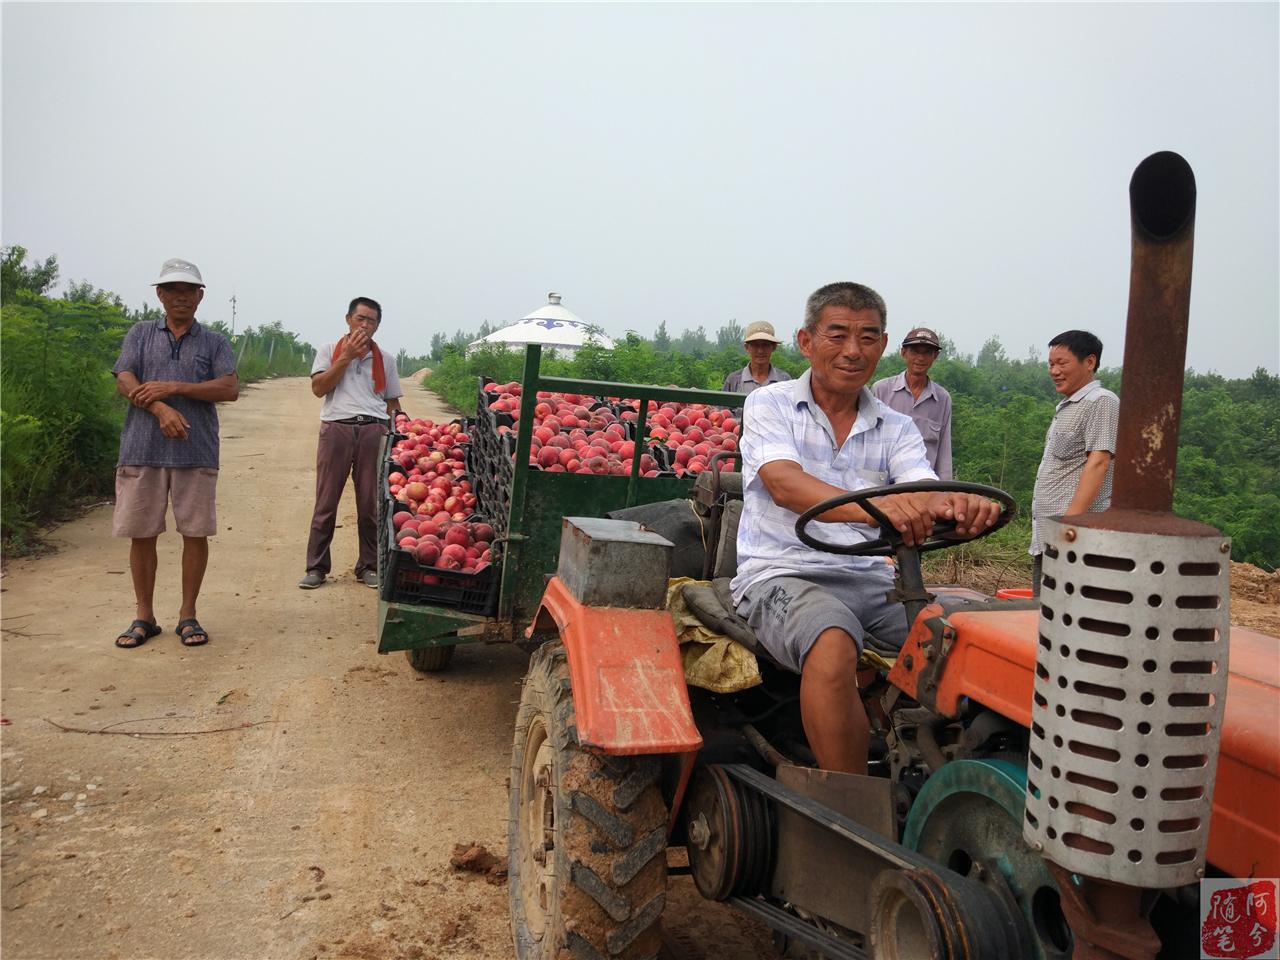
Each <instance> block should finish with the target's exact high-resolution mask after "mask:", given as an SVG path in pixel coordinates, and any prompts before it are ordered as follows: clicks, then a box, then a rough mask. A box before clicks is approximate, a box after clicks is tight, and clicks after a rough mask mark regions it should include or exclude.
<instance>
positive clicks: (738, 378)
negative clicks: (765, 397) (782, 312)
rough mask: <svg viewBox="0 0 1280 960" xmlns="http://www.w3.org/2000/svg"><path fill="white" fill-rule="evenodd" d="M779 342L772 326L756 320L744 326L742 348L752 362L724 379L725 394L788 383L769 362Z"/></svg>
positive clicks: (786, 378)
mask: <svg viewBox="0 0 1280 960" xmlns="http://www.w3.org/2000/svg"><path fill="white" fill-rule="evenodd" d="M781 343H782V341H781V340H779V339H778V337H777V335H776V334H774V332H773V324H771V323H769V322H768V321H767V320H757V321H756V322H755V323H752V324H749V325H748V326H747V329H746V332H745V333H743V335H742V346H743V348H744V349H745V350H746V351H747V356H749V357H750V358H751V362H750V363H748V364H747V365H746V366H745V367H743V368H742V369H741V370H735V371H733V373H731V374H729V375H728V376H727V377H725V378H724V386H723V387H722V388H721V389H723V390H724V392H725V393H750V392H751V391H752V390H754V389H755V388H756V387H763V386H765V385H766V384H769V383H780V382H782V381H783V380H790V379H791V374H789V373H787V371H785V370H779V369H778V368H777V367H775V366H774V365H773V363H772V361H771V359H770V358H771V357H772V356H773V351H775V350H777V349H778V345H779V344H781Z"/></svg>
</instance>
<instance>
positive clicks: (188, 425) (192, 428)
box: [112, 259, 240, 649]
mask: <svg viewBox="0 0 1280 960" xmlns="http://www.w3.org/2000/svg"><path fill="white" fill-rule="evenodd" d="M152 286H153V287H155V288H156V296H157V297H158V298H159V299H160V305H161V306H162V307H163V308H164V316H163V317H162V318H161V319H159V320H155V321H152V320H143V321H141V322H139V323H136V324H134V325H133V327H131V328H130V330H129V332H128V333H126V334H125V338H124V344H123V346H122V347H121V348H120V358H119V359H118V360H117V361H116V363H115V366H114V367H113V368H112V372H113V373H114V374H115V377H116V389H117V390H118V391H119V392H120V394H121V395H122V396H124V397H125V398H127V399H128V401H129V409H128V412H127V413H126V414H125V418H124V431H123V432H122V433H121V435H120V458H119V460H118V461H117V464H116V506H115V516H114V519H113V522H112V532H113V533H114V534H115V535H116V536H117V537H128V538H129V539H130V541H131V545H130V548H129V571H130V573H131V574H132V577H133V592H134V597H135V600H136V602H137V618H136V619H135V620H134V621H133V623H132V624H130V625H129V627H128V628H127V629H125V630H124V631H123V632H122V633H121V634H120V635H119V636H118V637H116V646H117V647H122V648H126V649H127V648H132V647H140V646H142V645H143V644H144V643H146V642H147V641H148V640H150V639H151V638H152V637H154V636H156V635H158V634H159V633H160V632H161V628H160V627H159V626H157V624H156V616H155V609H154V606H153V600H154V593H155V585H156V567H157V558H156V539H157V538H158V537H159V536H160V534H161V533H163V532H164V529H165V511H166V509H167V507H168V505H169V503H170V501H172V503H173V519H174V526H176V527H177V528H178V533H180V534H181V535H182V608H181V610H179V612H178V625H177V627H176V629H175V632H176V633H177V634H178V636H179V637H180V638H181V640H182V644H183V646H187V647H196V646H200V645H202V644H205V643H207V642H208V641H209V634H208V633H207V632H206V631H205V629H204V628H203V627H202V626H200V621H199V620H197V619H196V599H197V598H198V597H199V595H200V585H201V583H202V582H203V581H204V571H205V567H206V566H207V564H208V562H209V537H211V536H213V534H214V533H215V532H216V531H217V517H216V515H215V512H214V495H215V491H216V487H217V483H218V411H217V409H216V408H215V406H214V404H216V403H220V402H229V401H232V400H235V399H236V398H237V397H238V396H239V395H240V382H239V380H238V379H237V377H236V362H235V357H234V356H233V354H232V352H231V344H230V343H229V342H228V341H227V338H226V337H224V336H223V335H222V334H220V333H218V332H217V331H215V330H209V329H208V328H206V327H204V326H202V325H201V324H200V323H199V322H198V321H197V320H196V309H197V308H198V307H199V306H200V301H201V300H202V299H203V298H204V280H203V279H202V278H201V276H200V271H199V270H198V269H197V268H196V266H195V264H193V263H190V262H189V261H186V260H176V259H175V260H166V261H165V262H164V265H163V266H162V267H161V268H160V278H159V279H158V280H156V281H155V283H153V284H152Z"/></svg>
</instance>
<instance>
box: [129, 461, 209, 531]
mask: <svg viewBox="0 0 1280 960" xmlns="http://www.w3.org/2000/svg"><path fill="white" fill-rule="evenodd" d="M217 486H218V471H217V468H215V467H117V468H116V512H115V518H114V519H113V521H112V524H111V533H112V535H114V536H117V537H131V538H133V539H137V540H145V539H147V538H149V537H158V536H159V535H160V534H162V533H164V531H165V525H164V516H165V511H166V510H167V508H168V506H169V500H170V499H172V500H173V525H174V526H175V527H177V528H178V532H179V533H180V534H182V535H183V536H184V537H211V536H213V535H214V534H215V533H217V532H218V518H217V515H216V513H215V512H214V494H215V491H216V489H217Z"/></svg>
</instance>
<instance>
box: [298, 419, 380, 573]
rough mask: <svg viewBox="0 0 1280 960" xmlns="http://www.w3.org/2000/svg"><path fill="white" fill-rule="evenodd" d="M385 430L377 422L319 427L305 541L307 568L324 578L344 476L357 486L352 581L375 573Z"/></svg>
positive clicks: (328, 565) (327, 571)
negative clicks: (313, 504)
mask: <svg viewBox="0 0 1280 960" xmlns="http://www.w3.org/2000/svg"><path fill="white" fill-rule="evenodd" d="M386 435H387V429H386V427H385V426H384V425H382V424H380V423H365V424H354V423H350V424H348V423H329V422H322V423H321V424H320V442H319V443H318V444H317V445H316V509H315V513H314V514H312V516H311V536H310V538H309V539H308V540H307V569H308V570H319V571H320V572H321V573H323V574H325V575H328V573H329V570H330V569H331V567H332V563H331V562H330V558H329V544H330V543H332V542H333V525H334V523H335V521H336V520H337V518H338V501H339V500H341V499H342V491H343V488H344V487H346V485H347V477H351V479H352V480H354V481H355V485H356V517H357V527H358V529H359V533H360V558H359V559H358V560H357V561H356V576H359V575H360V574H362V573H364V572H365V571H366V570H377V568H378V487H379V479H380V478H379V476H378V474H379V467H380V461H381V459H382V440H383V437H385V436H386Z"/></svg>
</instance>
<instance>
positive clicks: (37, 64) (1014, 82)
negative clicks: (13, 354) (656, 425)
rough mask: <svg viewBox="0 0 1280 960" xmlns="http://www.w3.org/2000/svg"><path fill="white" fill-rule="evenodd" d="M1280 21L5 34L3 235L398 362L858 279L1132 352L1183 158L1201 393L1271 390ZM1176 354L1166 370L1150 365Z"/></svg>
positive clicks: (895, 309)
mask: <svg viewBox="0 0 1280 960" xmlns="http://www.w3.org/2000/svg"><path fill="white" fill-rule="evenodd" d="M1278 49H1280V6H1277V5H1276V4H1274V3H1260V4H1250V5H1231V4H1209V5H1192V4H1141V5H1129V6H1120V5H1101V4H1097V5H1074V6H1048V5H1039V4H1028V5H998V6H966V5H960V4H954V5H942V6H925V5H906V4H902V5H894V6H879V5H848V6H835V5H813V6H799V5H787V6H760V5H753V6H747V5H727V4H726V5H714V6H712V5H706V6H693V5H661V6H658V5H653V6H650V5H618V6H603V5H601V6H596V5H553V6H546V5H538V4H520V5H512V6H483V5H466V6H452V5H423V6H413V5H387V6H374V5H368V4H364V5H329V4H300V5H265V4H248V5H222V4H207V5H167V4H141V5H128V4H111V5H108V4H103V5H76V4H52V3H50V4H23V3H5V4H4V7H3V56H4V62H3V81H4V88H3V110H4V118H3V135H4V141H3V194H4V196H3V217H4V219H3V228H2V232H3V241H4V243H5V244H14V243H17V244H21V245H23V246H25V247H27V248H28V249H29V250H30V251H31V253H32V254H33V255H35V256H38V257H40V258H43V257H45V256H47V255H49V254H56V255H57V257H58V260H59V263H60V264H61V267H62V277H63V279H64V281H65V280H68V279H86V280H89V281H91V282H92V283H94V284H95V285H97V286H101V287H106V288H108V289H110V290H114V291H116V292H117V293H119V294H120V295H121V296H122V297H123V298H124V299H125V301H126V302H128V303H130V304H135V305H136V304H140V303H142V302H144V301H146V300H148V299H149V298H152V297H153V294H152V292H151V289H150V287H149V286H148V284H149V283H150V282H151V281H152V280H154V279H155V276H156V273H157V272H158V268H159V266H160V263H161V262H162V261H163V260H164V259H166V258H167V257H172V256H181V257H186V258H188V259H190V260H192V261H194V262H195V263H196V264H198V265H199V267H200V268H201V269H202V270H203V272H204V277H205V281H206V283H207V284H208V292H207V294H206V298H205V302H204V305H203V306H202V307H201V312H200V316H201V317H203V318H205V319H221V320H227V321H229V320H230V305H229V303H228V302H227V301H228V298H229V297H230V296H231V294H232V293H233V292H234V293H235V294H236V296H237V298H238V302H239V311H238V318H239V325H240V326H241V327H243V326H244V325H245V324H253V325H257V324H261V323H266V322H270V321H273V320H279V321H281V322H282V323H283V324H284V326H285V327H286V328H289V329H292V330H295V331H297V332H298V333H299V334H300V335H301V336H302V337H303V338H304V339H307V340H310V341H311V342H312V343H313V344H319V343H320V342H322V341H325V340H331V339H334V338H335V337H336V336H338V335H339V334H340V333H341V332H343V331H344V330H345V327H344V325H343V323H342V315H343V313H344V312H345V308H346V304H347V301H348V300H349V299H350V298H351V297H352V296H355V295H357V294H362V295H367V296H372V297H375V298H377V299H379V300H381V301H382V303H383V306H384V310H385V318H384V323H383V325H382V329H381V330H380V331H379V335H378V339H379V342H380V343H381V344H382V345H383V346H384V347H387V348H390V349H392V350H395V349H398V348H400V347H405V348H407V349H408V350H409V351H410V352H411V353H424V352H426V349H427V345H428V343H429V341H430V338H431V335H432V333H434V332H436V331H440V330H443V331H446V332H448V333H452V332H453V331H454V330H456V329H458V328H464V329H469V330H470V329H475V328H476V327H478V326H479V324H480V322H481V321H482V320H485V319H487V320H489V321H490V322H491V323H496V324H501V323H506V322H509V321H511V320H514V319H516V318H517V317H520V316H521V315H523V314H525V313H527V312H529V311H530V310H533V309H534V308H536V307H538V306H540V305H541V304H542V303H544V302H545V295H546V293H547V292H548V291H551V290H554V291H557V292H559V293H561V294H563V296H564V305H565V306H566V307H569V308H570V309H572V310H573V311H575V312H576V313H578V314H579V315H580V316H582V317H583V318H584V319H586V320H588V321H591V322H594V323H598V324H600V325H601V326H602V327H603V328H604V329H605V330H606V332H608V333H609V334H611V335H618V334H621V333H623V332H624V331H626V330H628V329H633V330H637V331H639V332H641V333H645V334H650V333H652V332H653V330H654V329H655V328H656V327H657V325H658V323H659V321H661V320H663V319H665V320H666V321H667V326H668V329H669V330H671V331H672V332H676V331H679V330H681V329H684V328H686V327H690V326H697V325H698V324H703V325H705V326H706V328H707V332H708V334H709V335H712V336H714V332H715V329H716V328H717V327H719V326H720V325H721V324H722V323H724V322H726V321H727V320H729V319H730V318H736V319H737V320H738V321H739V322H741V323H742V324H744V325H745V324H746V323H749V322H751V321H753V320H769V321H771V322H773V323H774V324H775V326H777V327H778V328H779V331H780V332H785V333H786V334H789V333H790V332H791V331H793V330H794V329H795V327H796V326H798V324H799V322H800V320H801V315H802V311H803V305H804V300H805V298H806V297H807V295H808V294H809V293H810V292H811V291H812V290H813V289H815V288H816V287H818V286H819V285H821V284H823V283H826V282H829V281H832V280H857V281H860V282H863V283H866V284H869V285H870V286H873V287H875V288H876V289H877V290H879V291H880V293H881V294H883V295H884V297H885V299H886V300H887V302H888V305H889V328H890V337H891V340H892V339H893V336H894V334H895V332H905V331H906V329H907V328H909V327H910V326H913V325H918V324H923V325H928V326H932V327H935V328H936V329H938V330H939V331H940V332H942V333H944V334H945V335H946V336H948V337H950V338H951V339H952V340H954V341H955V342H956V343H957V344H958V345H959V347H960V348H961V349H962V350H965V351H969V352H976V351H977V350H978V349H979V348H980V347H981V345H982V344H983V342H984V341H985V340H986V339H987V338H988V337H989V336H991V335H997V336H999V337H1000V339H1001V341H1002V342H1003V343H1004V345H1005V348H1006V350H1007V351H1008V353H1009V354H1010V356H1014V357H1022V356H1026V355H1027V352H1028V351H1029V350H1031V349H1033V348H1035V349H1038V350H1039V353H1040V355H1042V356H1043V355H1044V353H1045V348H1044V344H1045V342H1046V341H1047V340H1048V339H1049V338H1050V337H1051V336H1053V335H1054V334H1056V333H1058V332H1060V331H1062V330H1064V329H1068V328H1072V327H1083V328H1087V329H1091V330H1093V331H1094V332H1096V333H1097V334H1098V335H1099V336H1101V337H1102V338H1103V341H1104V342H1105V344H1106V354H1105V356H1104V365H1108V366H1109V365H1115V364H1118V363H1119V362H1120V360H1121V356H1122V346H1123V335H1124V322H1125V312H1126V304H1127V289H1128V272H1129V213H1128V194H1127V188H1128V181H1129V177H1130V175H1131V173H1132V172H1133V169H1134V167H1135V166H1136V165H1137V164H1138V162H1139V161H1141V160H1142V158H1143V157H1144V156H1146V155H1147V154H1149V153H1152V152H1154V151H1156V150H1161V149H1173V150H1177V151H1178V152H1180V153H1182V154H1183V155H1184V156H1185V157H1186V158H1187V159H1188V160H1189V161H1190V163H1191V165H1192V167H1193V168H1194V170H1195V172H1196V177H1197V181H1198V186H1199V207H1198V214H1197V221H1196V251H1195V274H1194V281H1193V289H1192V300H1191V334H1190V344H1189V348H1188V356H1187V362H1188V365H1190V366H1192V367H1194V368H1195V369H1197V370H1217V371H1218V372H1220V373H1223V374H1224V375H1227V376H1246V375H1248V374H1249V373H1250V372H1251V371H1252V370H1253V369H1254V368H1255V367H1257V366H1259V365H1261V366H1265V367H1267V368H1268V369H1270V370H1272V371H1276V370H1277V369H1280V266H1278V264H1280V240H1278V237H1280V226H1278V223H1277V217H1278V211H1280V197H1278V194H1277V184H1278V181H1280V93H1278V91H1280V73H1278V67H1277V50H1278ZM1152 348H1153V349H1159V344H1153V345H1152Z"/></svg>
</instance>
